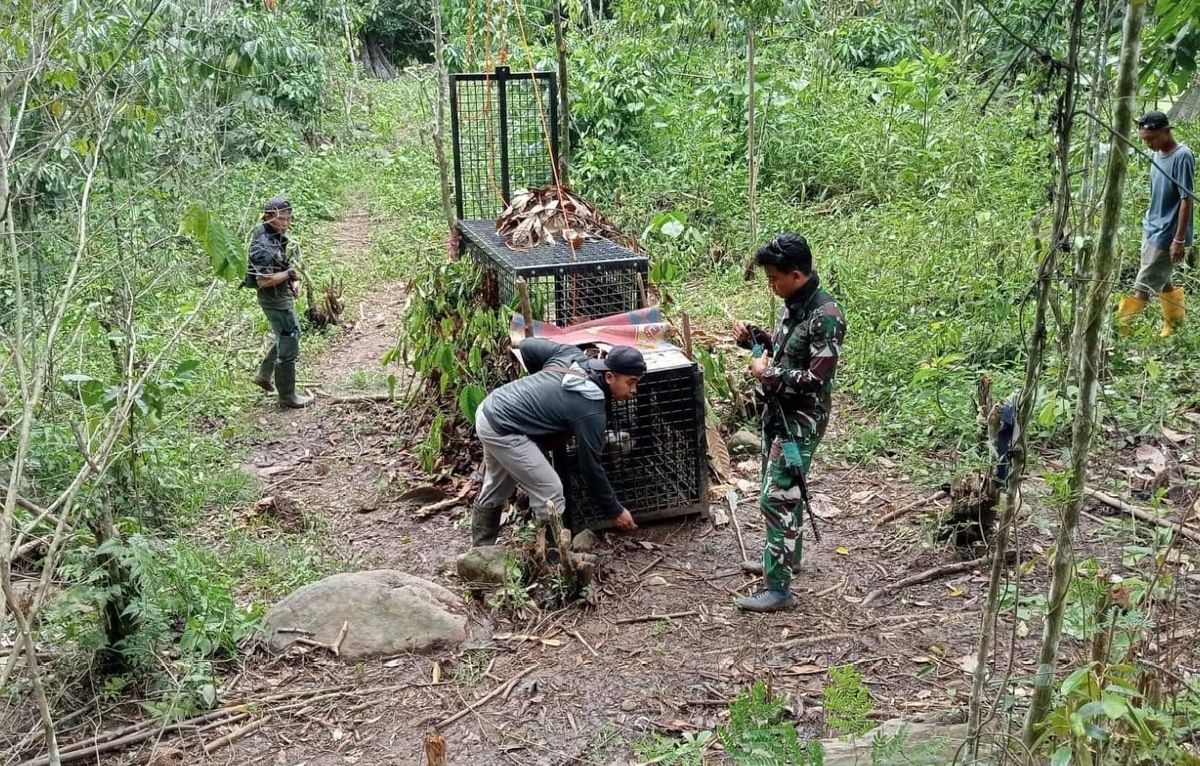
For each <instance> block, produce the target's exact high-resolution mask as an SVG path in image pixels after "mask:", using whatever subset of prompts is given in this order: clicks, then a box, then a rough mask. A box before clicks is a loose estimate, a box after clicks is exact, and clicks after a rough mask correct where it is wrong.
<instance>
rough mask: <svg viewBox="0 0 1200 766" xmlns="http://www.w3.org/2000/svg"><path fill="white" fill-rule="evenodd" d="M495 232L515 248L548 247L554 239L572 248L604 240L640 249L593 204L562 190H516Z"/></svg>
mask: <svg viewBox="0 0 1200 766" xmlns="http://www.w3.org/2000/svg"><path fill="white" fill-rule="evenodd" d="M496 231H497V232H498V233H500V234H502V235H503V236H504V238H505V241H506V242H507V243H508V246H509V247H512V248H517V249H525V248H528V247H533V246H534V245H540V244H542V243H546V244H549V245H552V244H554V242H555V238H556V237H558V238H561V239H562V240H563V241H564V242H566V243H567V244H569V245H571V246H572V247H579V246H580V245H582V244H583V243H584V242H586V241H587V240H589V239H596V238H597V237H604V238H605V239H609V240H611V241H613V242H615V243H617V244H618V245H622V246H623V247H627V248H629V249H630V250H632V251H634V252H641V250H642V246H641V245H640V244H639V243H638V241H637V239H636V238H635V237H633V236H632V235H630V234H626V233H625V232H623V231H621V230H620V229H618V228H617V227H616V226H614V225H613V224H612V222H610V221H609V220H608V219H607V218H605V217H604V216H603V215H602V214H601V213H600V211H599V210H597V209H596V206H595V205H593V204H592V203H590V202H588V201H587V200H585V199H584V198H582V197H580V196H579V195H577V194H575V193H574V192H573V191H571V190H570V189H567V188H565V187H564V188H561V189H560V188H558V187H555V186H541V187H537V188H533V189H517V190H516V191H515V192H513V195H512V201H510V202H509V203H508V207H506V208H505V209H504V212H503V213H501V214H500V217H499V218H497V219H496Z"/></svg>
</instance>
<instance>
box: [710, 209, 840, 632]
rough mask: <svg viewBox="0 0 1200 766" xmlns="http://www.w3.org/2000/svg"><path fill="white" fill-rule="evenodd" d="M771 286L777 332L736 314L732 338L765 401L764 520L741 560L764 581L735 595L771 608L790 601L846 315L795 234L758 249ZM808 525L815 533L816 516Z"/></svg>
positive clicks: (747, 605) (748, 604)
mask: <svg viewBox="0 0 1200 766" xmlns="http://www.w3.org/2000/svg"><path fill="white" fill-rule="evenodd" d="M755 261H756V262H757V263H758V265H759V266H760V267H762V270H763V271H764V272H765V274H766V277H767V284H768V285H769V286H770V288H771V292H773V293H775V295H777V296H779V297H780V298H782V299H783V301H784V305H783V307H782V308H781V309H780V310H779V320H778V322H777V324H776V327H775V333H774V334H773V335H768V334H767V333H766V332H765V331H764V330H763V329H762V328H760V327H758V326H756V325H753V324H749V323H747V322H741V321H739V322H735V323H734V326H733V333H734V339H735V340H736V341H737V343H738V345H740V346H742V347H743V348H748V349H750V350H751V352H752V354H753V358H752V360H751V362H750V375H751V376H752V377H753V378H754V379H755V380H757V381H758V385H757V393H758V394H759V397H760V400H761V402H762V403H763V405H764V406H765V409H764V412H763V424H762V441H763V468H762V489H761V492H760V494H759V500H758V502H759V507H760V508H761V509H762V512H763V516H765V517H766V522H767V539H766V543H765V544H764V546H763V556H762V561H761V562H743V564H742V566H743V568H744V569H746V570H747V571H749V572H755V573H759V574H761V575H762V576H763V582H764V588H763V589H762V590H760V591H758V592H757V593H755V594H754V595H753V596H748V597H745V598H741V599H738V601H737V605H738V608H740V609H744V610H746V611H751V612H774V611H777V610H780V609H787V608H789V607H791V606H792V605H793V604H794V603H795V599H794V598H793V597H792V593H791V591H790V590H789V589H788V583H790V582H791V579H792V573H793V571H795V570H796V569H797V568H798V567H799V565H800V556H801V552H802V549H803V529H802V528H803V524H804V513H805V511H806V510H808V511H809V514H810V515H811V513H812V511H811V509H809V508H808V487H807V484H806V482H805V477H806V476H807V475H808V470H809V468H810V466H811V465H812V458H813V453H815V452H816V451H817V445H819V444H820V442H821V437H822V436H823V435H824V433H825V427H826V426H827V425H828V424H829V413H830V410H831V408H832V403H833V402H832V393H833V379H834V373H835V371H836V370H837V362H838V356H839V355H840V353H841V346H842V340H843V338H844V337H845V334H846V320H845V318H844V317H843V316H842V310H841V309H840V308H838V305H837V303H835V302H834V300H833V298H831V297H830V296H829V294H828V293H826V292H825V291H824V290H822V289H821V281H820V279H818V277H817V272H816V271H814V270H813V262H812V251H811V250H809V247H808V242H807V241H805V239H804V237H802V236H800V235H799V234H791V233H788V234H780V235H779V236H777V237H775V238H774V239H772V240H771V241H770V242H768V243H767V244H765V245H763V246H762V247H761V248H759V250H758V253H757V254H756V255H755ZM813 532H814V534H815V533H816V526H815V523H814V526H813Z"/></svg>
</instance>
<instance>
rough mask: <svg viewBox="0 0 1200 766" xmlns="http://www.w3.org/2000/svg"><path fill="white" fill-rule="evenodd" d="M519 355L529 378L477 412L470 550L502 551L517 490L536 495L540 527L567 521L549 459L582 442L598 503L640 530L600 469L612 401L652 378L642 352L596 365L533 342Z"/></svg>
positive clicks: (579, 451) (615, 355)
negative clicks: (549, 512) (478, 469)
mask: <svg viewBox="0 0 1200 766" xmlns="http://www.w3.org/2000/svg"><path fill="white" fill-rule="evenodd" d="M518 349H519V350H520V352H521V359H522V360H523V361H524V362H525V368H526V369H527V370H528V371H529V373H530V374H528V375H526V376H525V377H523V378H520V379H518V380H514V381H512V382H511V383H506V384H504V385H503V386H500V387H499V388H497V389H496V390H495V391H493V392H491V393H490V394H488V395H487V397H486V398H485V399H484V400H483V403H482V404H480V405H479V409H478V410H476V412H475V432H476V433H477V434H478V435H479V441H480V442H481V443H482V444H483V470H484V474H483V486H482V487H481V488H480V490H479V495H478V497H476V498H475V504H474V507H473V508H472V509H471V545H472V546H473V547H478V546H483V545H495V544H496V538H497V537H499V535H500V515H501V513H502V512H503V510H504V506H505V505H506V504H507V503H508V501H509V499H510V498H511V497H512V495H513V492H514V491H515V490H516V488H517V487H518V486H520V487H521V489H523V490H525V493H526V494H527V495H529V506H530V508H531V509H533V513H534V516H535V518H536V519H537V520H538V523H540V524H545V523H546V522H547V521H548V519H547V518H546V509H547V508H548V507H549V506H550V505H553V506H554V508H555V509H557V511H558V513H559V515H560V516H561V515H562V514H563V512H564V511H565V510H566V506H567V501H566V497H565V496H564V494H563V485H562V481H561V480H560V479H559V477H558V473H557V472H555V470H554V468H553V466H551V465H550V461H549V460H547V459H546V454H545V452H546V451H547V450H548V449H550V448H551V447H552V446H560V445H563V444H565V443H566V441H567V440H568V439H569V438H571V437H572V436H573V437H575V445H576V458H577V461H578V467H579V471H580V473H582V474H583V479H584V483H585V484H586V485H587V487H588V490H589V491H590V492H591V495H592V500H593V501H594V502H595V504H596V507H597V508H599V509H600V510H601V512H602V513H604V514H605V515H606V516H607V517H608V518H609V519H610V520H611V521H612V522H613V524H614V525H615V526H616V528H617V529H621V530H626V531H628V530H633V529H637V524H635V523H634V521H633V516H632V515H630V513H629V511H628V510H626V509H625V508H624V507H622V506H621V504H620V503H619V502H617V497H616V495H615V494H614V493H613V489H612V485H611V484H610V483H609V481H608V476H607V475H606V474H605V472H604V466H603V465H601V463H600V454H601V451H602V448H603V446H604V434H605V429H606V427H607V415H606V410H607V408H606V406H605V399H606V398H607V397H611V398H613V399H616V400H618V401H621V400H625V399H631V398H633V396H634V395H635V394H636V393H637V384H638V379H639V378H641V377H642V375H644V374H645V373H646V361H645V359H644V358H643V357H642V352H640V351H638V350H637V349H636V348H633V347H631V346H616V347H615V348H613V349H612V350H611V351H609V352H608V355H607V356H605V357H604V358H603V359H591V358H589V357H588V356H587V355H586V354H584V353H583V351H581V350H580V349H578V348H576V347H575V346H568V345H563V344H559V343H554V342H552V341H548V340H544V339H542V338H527V339H525V340H524V341H522V342H521V344H520V346H518Z"/></svg>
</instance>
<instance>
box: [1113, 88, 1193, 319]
mask: <svg viewBox="0 0 1200 766" xmlns="http://www.w3.org/2000/svg"><path fill="white" fill-rule="evenodd" d="M1137 126H1138V136H1139V137H1140V138H1141V139H1142V142H1143V143H1145V144H1146V146H1147V147H1148V148H1149V149H1150V150H1151V151H1152V152H1154V157H1153V159H1152V160H1151V163H1150V207H1149V208H1147V210H1146V217H1145V218H1144V219H1143V220H1142V262H1141V268H1140V269H1139V270H1138V275H1137V279H1136V280H1134V283H1133V294H1132V295H1126V296H1125V297H1124V298H1122V299H1121V303H1120V306H1119V308H1118V310H1117V331H1118V332H1119V333H1120V334H1122V335H1124V334H1125V333H1127V332H1129V326H1130V324H1131V323H1132V321H1133V317H1134V315H1135V314H1137V313H1138V312H1139V311H1141V310H1142V309H1144V308H1145V307H1146V301H1147V300H1148V299H1149V298H1150V295H1151V294H1153V293H1158V294H1159V296H1158V297H1159V300H1160V301H1161V302H1162V315H1163V327H1162V332H1161V333H1159V334H1160V335H1161V336H1162V337H1164V338H1166V337H1168V336H1170V335H1171V334H1172V333H1174V332H1175V330H1176V329H1177V328H1178V327H1179V326H1180V325H1181V324H1183V316H1184V307H1183V286H1182V285H1177V284H1173V283H1172V282H1171V272H1172V271H1174V268H1175V264H1176V263H1179V262H1180V261H1182V260H1183V255H1184V252H1185V251H1186V249H1187V248H1189V247H1191V246H1192V233H1193V232H1192V208H1193V204H1192V203H1193V198H1194V192H1193V189H1194V188H1195V180H1196V158H1195V156H1194V155H1193V154H1192V150H1191V149H1190V148H1188V146H1187V145H1186V144H1181V143H1179V142H1178V141H1176V140H1175V137H1174V136H1172V135H1171V123H1170V121H1169V120H1168V119H1167V115H1165V114H1163V113H1162V112H1158V111H1151V112H1146V113H1145V114H1143V115H1142V116H1141V117H1139V118H1138V119H1137Z"/></svg>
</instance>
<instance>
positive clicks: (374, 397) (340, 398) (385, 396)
mask: <svg viewBox="0 0 1200 766" xmlns="http://www.w3.org/2000/svg"><path fill="white" fill-rule="evenodd" d="M317 393H319V394H320V395H321V403H322V404H371V403H394V402H395V401H396V397H394V396H392V395H391V394H390V393H382V394H326V393H325V392H323V391H318V392H317Z"/></svg>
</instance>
